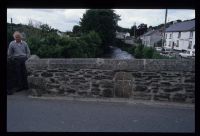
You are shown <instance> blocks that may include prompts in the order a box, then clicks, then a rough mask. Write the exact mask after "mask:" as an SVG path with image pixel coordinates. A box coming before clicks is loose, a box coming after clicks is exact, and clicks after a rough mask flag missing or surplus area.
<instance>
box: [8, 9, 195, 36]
mask: <svg viewBox="0 0 200 136" xmlns="http://www.w3.org/2000/svg"><path fill="white" fill-rule="evenodd" d="M85 11H86V9H7V22H9V23H10V22H11V18H12V19H13V23H15V24H19V23H21V24H28V22H29V21H30V20H32V21H33V22H34V23H37V22H41V23H43V24H46V23H47V24H48V25H49V26H51V27H52V28H54V29H58V30H60V31H62V32H66V31H71V30H72V28H73V26H74V25H79V21H80V18H82V15H83V14H84V13H85ZM114 11H115V13H116V14H118V15H120V18H121V20H120V21H119V22H118V25H119V26H121V27H124V28H131V26H133V25H134V23H136V25H137V26H138V25H139V24H141V23H145V24H147V26H148V27H149V26H157V25H159V24H162V23H164V20H165V9H114ZM193 18H195V10H189V9H168V17H167V21H168V22H169V21H174V20H177V19H181V20H187V19H193Z"/></svg>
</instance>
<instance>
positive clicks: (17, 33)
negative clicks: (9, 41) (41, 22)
mask: <svg viewBox="0 0 200 136" xmlns="http://www.w3.org/2000/svg"><path fill="white" fill-rule="evenodd" d="M16 35H19V36H20V37H21V38H22V34H21V33H20V32H19V31H15V32H14V34H13V37H14V38H15V36H16Z"/></svg>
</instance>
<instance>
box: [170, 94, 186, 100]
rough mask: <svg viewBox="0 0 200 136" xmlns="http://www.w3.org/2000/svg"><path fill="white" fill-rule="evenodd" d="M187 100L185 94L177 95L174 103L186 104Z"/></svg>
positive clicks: (173, 98) (173, 97) (174, 97)
mask: <svg viewBox="0 0 200 136" xmlns="http://www.w3.org/2000/svg"><path fill="white" fill-rule="evenodd" d="M185 100H186V95H185V94H181V93H177V94H175V95H174V96H172V101H174V102H185Z"/></svg>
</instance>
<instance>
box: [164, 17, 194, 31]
mask: <svg viewBox="0 0 200 136" xmlns="http://www.w3.org/2000/svg"><path fill="white" fill-rule="evenodd" d="M193 30H195V20H190V21H185V22H180V23H176V24H173V25H171V26H169V27H168V28H167V29H166V32H177V31H193Z"/></svg>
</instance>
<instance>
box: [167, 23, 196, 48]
mask: <svg viewBox="0 0 200 136" xmlns="http://www.w3.org/2000/svg"><path fill="white" fill-rule="evenodd" d="M165 40H166V42H165V47H166V48H172V49H174V50H180V51H181V50H187V49H195V20H190V21H185V22H180V23H175V24H173V25H171V26H169V27H168V28H167V29H166V33H165Z"/></svg>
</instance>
